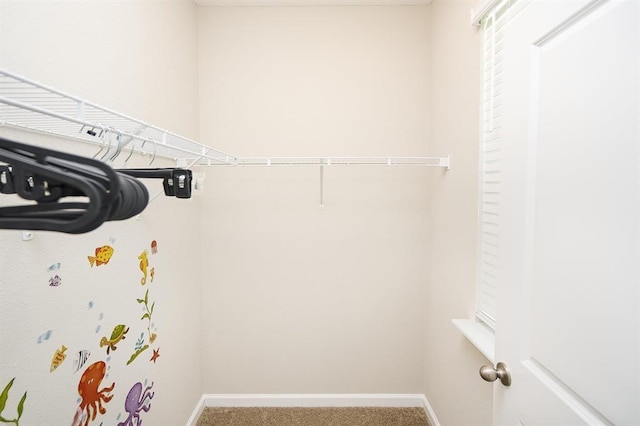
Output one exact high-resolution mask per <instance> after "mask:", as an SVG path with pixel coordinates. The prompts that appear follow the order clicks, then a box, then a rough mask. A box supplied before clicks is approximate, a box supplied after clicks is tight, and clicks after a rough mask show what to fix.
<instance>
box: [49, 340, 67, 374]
mask: <svg viewBox="0 0 640 426" xmlns="http://www.w3.org/2000/svg"><path fill="white" fill-rule="evenodd" d="M66 350H67V347H66V346H65V345H62V347H61V348H60V349H56V352H55V353H54V354H53V358H52V359H51V369H50V370H49V372H50V373H53V371H54V370H55V369H56V368H58V367H60V364H62V362H63V361H64V360H65V359H66V358H67V354H65V351H66Z"/></svg>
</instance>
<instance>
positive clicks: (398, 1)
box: [194, 0, 433, 6]
mask: <svg viewBox="0 0 640 426" xmlns="http://www.w3.org/2000/svg"><path fill="white" fill-rule="evenodd" d="M194 1H195V2H196V4H197V5H198V6H329V5H332V6H367V5H418V4H431V2H432V1H433V0H194Z"/></svg>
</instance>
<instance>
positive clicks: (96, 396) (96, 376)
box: [72, 361, 116, 426]
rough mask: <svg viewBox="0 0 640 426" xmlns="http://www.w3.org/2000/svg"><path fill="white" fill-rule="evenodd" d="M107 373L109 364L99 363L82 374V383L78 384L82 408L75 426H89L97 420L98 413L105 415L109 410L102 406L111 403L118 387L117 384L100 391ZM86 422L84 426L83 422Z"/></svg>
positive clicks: (74, 423)
mask: <svg viewBox="0 0 640 426" xmlns="http://www.w3.org/2000/svg"><path fill="white" fill-rule="evenodd" d="M106 371H107V364H105V363H104V361H98V362H95V363H93V364H91V365H90V366H89V368H87V369H86V370H85V372H84V373H83V374H82V377H81V378H80V382H79V383H78V394H79V395H80V398H81V402H80V406H79V407H78V409H77V410H76V413H75V416H74V417H73V423H72V425H73V426H80V425H82V426H87V425H88V424H89V422H92V421H94V420H95V419H96V416H97V414H98V412H100V414H105V413H106V412H107V409H106V408H105V407H103V406H102V403H103V402H104V403H105V405H106V404H107V403H108V402H109V401H111V398H113V395H112V394H111V393H110V392H111V391H113V388H114V387H115V386H116V384H115V382H114V383H112V384H111V386H109V387H104V388H102V389H100V390H98V388H99V387H100V384H101V383H102V380H103V379H104V376H105V373H106ZM83 420H85V422H84V424H83V423H82V421H83Z"/></svg>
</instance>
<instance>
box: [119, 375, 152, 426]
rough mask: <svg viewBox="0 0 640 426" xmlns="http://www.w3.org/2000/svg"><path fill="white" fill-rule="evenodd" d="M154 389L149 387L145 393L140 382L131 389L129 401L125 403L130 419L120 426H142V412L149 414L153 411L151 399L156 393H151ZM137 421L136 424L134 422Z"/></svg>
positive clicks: (128, 396) (128, 395)
mask: <svg viewBox="0 0 640 426" xmlns="http://www.w3.org/2000/svg"><path fill="white" fill-rule="evenodd" d="M152 387H153V382H151V386H149V387H147V388H146V389H145V390H144V392H143V391H142V383H140V382H138V383H136V384H135V385H133V386H132V387H131V390H130V391H129V393H128V394H127V399H125V401H124V410H125V411H126V412H127V413H129V417H127V418H126V419H125V421H124V422H122V423H118V426H140V425H142V419H141V418H140V412H141V411H145V412H148V411H149V410H150V409H151V399H152V398H153V395H154V394H155V393H154V392H150V391H151V388H152ZM134 419H135V422H134Z"/></svg>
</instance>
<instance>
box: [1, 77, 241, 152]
mask: <svg viewBox="0 0 640 426" xmlns="http://www.w3.org/2000/svg"><path fill="white" fill-rule="evenodd" d="M0 123H1V124H3V125H4V124H9V125H13V126H18V127H22V128H27V129H33V130H38V131H41V132H46V133H52V134H55V135H60V136H65V137H71V138H74V139H80V140H83V141H86V142H89V143H95V144H96V145H100V146H101V147H103V152H102V153H101V156H104V158H105V159H110V158H112V157H113V156H114V155H115V154H116V153H120V152H121V150H122V149H123V148H124V147H125V146H128V145H129V144H130V143H133V149H134V150H135V151H136V152H143V153H146V154H149V155H156V156H158V157H164V158H170V159H174V160H175V159H179V158H191V159H193V160H198V161H199V160H205V161H207V163H211V164H217V163H223V164H233V163H234V162H235V157H233V156H232V155H230V154H227V153H225V152H222V151H219V150H216V149H213V148H211V147H208V146H206V145H203V144H201V143H199V142H196V141H193V140H191V139H188V138H185V137H182V136H180V135H177V134H175V133H172V132H170V131H167V130H164V129H161V128H159V127H156V126H153V125H151V124H149V123H145V122H144V121H141V120H138V119H136V118H133V117H129V116H127V115H125V114H121V113H119V112H116V111H113V110H111V109H108V108H105V107H102V106H100V105H97V104H94V103H92V102H88V101H85V100H83V99H80V98H78V97H76V96H72V95H69V94H67V93H64V92H61V91H59V90H56V89H53V88H51V87H48V86H45V85H42V84H40V83H37V82H35V81H32V80H29V79H27V78H25V77H22V76H19V75H16V74H13V73H11V72H9V71H6V70H3V69H0ZM128 149H131V147H129V148H128Z"/></svg>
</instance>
